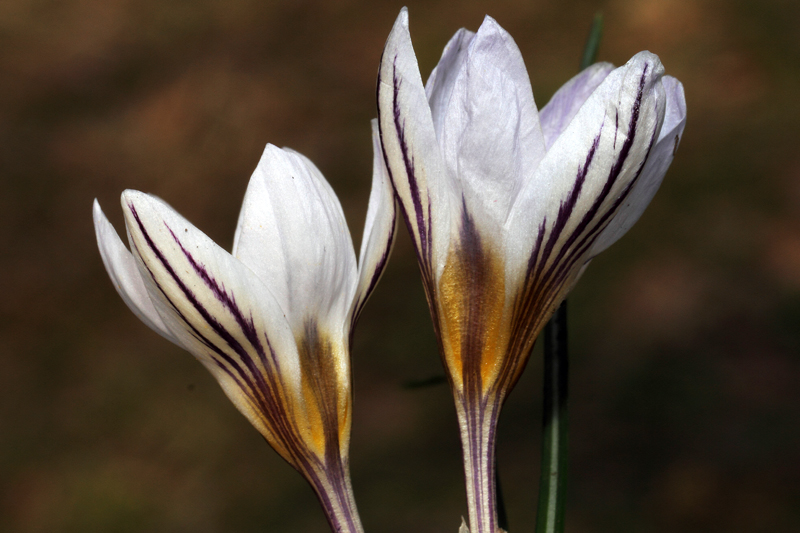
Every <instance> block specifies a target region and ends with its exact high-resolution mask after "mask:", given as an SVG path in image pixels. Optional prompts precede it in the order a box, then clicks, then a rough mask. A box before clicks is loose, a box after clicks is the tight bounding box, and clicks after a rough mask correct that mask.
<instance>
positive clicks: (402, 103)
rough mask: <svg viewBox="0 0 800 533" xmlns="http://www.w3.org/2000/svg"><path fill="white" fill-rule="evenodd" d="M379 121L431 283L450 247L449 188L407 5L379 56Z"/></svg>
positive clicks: (394, 179)
mask: <svg viewBox="0 0 800 533" xmlns="http://www.w3.org/2000/svg"><path fill="white" fill-rule="evenodd" d="M378 124H379V127H380V137H381V145H382V147H383V155H384V160H385V162H386V165H387V167H388V168H389V177H390V178H391V180H392V184H393V186H394V190H395V193H396V194H397V198H398V200H399V202H400V207H401V210H402V212H403V216H404V217H405V219H406V223H407V225H408V229H409V232H410V233H411V236H412V239H413V242H414V245H415V247H416V249H417V254H418V256H419V260H420V266H421V268H422V273H423V277H424V278H425V282H426V284H427V285H428V286H430V284H431V283H432V280H433V278H434V276H435V275H436V272H437V270H439V269H440V268H442V266H443V263H444V260H445V258H446V255H447V250H448V248H449V234H450V231H449V228H450V222H449V220H450V213H449V204H450V200H449V198H448V195H449V194H450V190H449V188H448V184H447V183H446V182H445V179H444V173H443V167H442V160H441V155H440V153H439V145H438V143H437V141H436V133H435V131H434V127H433V118H432V116H431V110H430V107H429V105H428V99H427V96H426V94H425V89H424V87H423V86H422V77H421V76H420V73H419V65H418V64H417V58H416V56H415V55H414V49H413V47H412V46H411V36H410V34H409V31H408V11H407V9H406V8H403V9H402V10H401V11H400V15H399V16H398V17H397V21H396V22H395V24H394V27H393V28H392V32H391V33H390V34H389V39H388V40H387V42H386V47H385V48H384V51H383V56H382V58H381V65H380V70H379V73H378ZM433 206H435V207H433Z"/></svg>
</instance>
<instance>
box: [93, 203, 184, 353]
mask: <svg viewBox="0 0 800 533" xmlns="http://www.w3.org/2000/svg"><path fill="white" fill-rule="evenodd" d="M92 215H93V217H94V231H95V235H96V236H97V247H98V248H99V249H100V257H102V258H103V265H105V267H106V272H108V275H109V277H110V278H111V282H112V283H113V284H114V288H115V289H117V292H118V293H119V295H120V296H121V297H122V300H123V301H124V302H125V304H126V305H127V306H128V307H129V308H130V310H131V311H133V313H134V314H135V315H136V316H137V317H139V320H141V321H142V322H144V323H145V325H147V326H148V327H149V328H150V329H152V330H153V331H155V332H156V333H158V334H159V335H161V336H163V337H164V338H166V339H167V340H169V341H171V342H174V343H175V344H177V345H178V346H182V345H181V343H180V341H179V340H178V339H177V338H176V337H175V336H174V335H173V334H172V333H171V332H170V331H169V330H168V329H167V327H166V326H165V325H164V322H163V321H162V320H161V317H160V316H159V314H158V312H157V311H156V308H155V307H154V306H153V302H152V301H150V295H149V294H148V292H147V288H146V287H145V285H144V281H142V276H141V275H140V274H139V269H138V268H137V267H136V261H135V260H134V258H133V255H131V253H130V252H129V251H128V249H127V248H126V247H125V244H124V243H123V242H122V239H120V238H119V235H118V234H117V232H116V230H115V229H114V226H112V225H111V222H109V221H108V219H107V218H106V215H105V213H103V210H102V209H100V203H99V202H98V201H97V200H95V201H94V204H93V206H92Z"/></svg>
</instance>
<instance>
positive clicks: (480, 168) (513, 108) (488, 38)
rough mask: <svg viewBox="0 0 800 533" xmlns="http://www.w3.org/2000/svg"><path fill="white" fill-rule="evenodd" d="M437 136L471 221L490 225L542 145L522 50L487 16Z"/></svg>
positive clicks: (503, 213)
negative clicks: (459, 188) (469, 213)
mask: <svg viewBox="0 0 800 533" xmlns="http://www.w3.org/2000/svg"><path fill="white" fill-rule="evenodd" d="M439 143H440V146H441V148H442V154H443V157H444V162H445V168H446V171H447V174H448V176H449V177H450V179H451V180H453V181H456V182H458V183H459V185H460V187H461V192H462V194H463V199H464V203H465V204H466V208H467V209H468V210H469V211H470V212H471V213H472V215H473V217H474V219H475V220H476V223H489V224H491V225H492V226H493V227H494V228H495V229H496V228H498V227H499V226H500V225H502V223H503V222H505V219H506V217H507V215H508V210H509V208H510V206H511V204H512V202H513V199H514V197H515V196H516V194H517V193H518V191H519V189H520V188H521V187H522V184H523V182H524V179H525V177H526V176H528V175H531V174H532V173H533V172H534V171H535V169H536V167H537V166H538V165H539V161H541V159H542V157H544V153H545V145H544V139H543V137H542V131H541V128H540V126H539V117H538V112H537V110H536V104H535V102H534V100H533V92H532V91H531V85H530V80H529V78H528V72H527V71H526V69H525V63H524V62H523V60H522V55H521V54H520V51H519V49H518V48H517V45H516V43H515V42H514V40H513V39H512V38H511V36H510V35H509V34H508V33H507V32H506V31H505V30H503V28H501V27H500V26H499V25H498V24H497V22H495V21H494V19H492V18H491V17H486V19H485V21H484V23H483V24H482V25H481V27H480V29H479V30H478V33H477V34H475V38H474V39H472V41H471V42H470V44H469V48H468V51H467V54H466V60H465V61H463V62H462V64H461V70H460V72H459V73H458V75H457V79H456V81H455V84H454V88H453V91H452V96H451V97H450V100H449V105H448V106H447V110H446V114H445V119H444V125H443V127H442V131H441V133H440V136H439Z"/></svg>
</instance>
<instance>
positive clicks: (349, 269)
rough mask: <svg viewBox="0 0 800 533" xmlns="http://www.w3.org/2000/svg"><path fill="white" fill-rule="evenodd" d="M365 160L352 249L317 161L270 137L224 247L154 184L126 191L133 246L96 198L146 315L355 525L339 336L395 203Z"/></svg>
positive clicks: (122, 290) (348, 326)
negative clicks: (364, 198) (368, 187)
mask: <svg viewBox="0 0 800 533" xmlns="http://www.w3.org/2000/svg"><path fill="white" fill-rule="evenodd" d="M373 147H374V148H375V154H376V157H375V160H374V171H373V182H372V192H371V194H370V199H369V208H368V211H367V219H366V224H365V228H364V236H363V241H362V245H361V253H360V262H359V264H358V265H357V264H356V256H355V251H354V249H353V244H352V241H351V238H350V233H349V232H348V230H347V225H346V222H345V218H344V213H343V212H342V208H341V205H340V204H339V201H338V199H337V198H336V195H335V193H334V192H333V189H331V187H330V185H329V184H328V183H327V181H325V178H324V177H323V176H322V174H321V173H320V172H319V170H318V169H317V168H316V167H315V166H314V164H313V163H312V162H311V161H310V160H308V159H307V158H305V157H303V156H302V155H300V154H298V153H297V152H293V151H291V150H288V149H280V148H277V147H275V146H272V145H267V147H266V149H265V150H264V154H263V156H262V158H261V161H260V162H259V164H258V167H257V168H256V170H255V172H254V173H253V177H252V179H251V180H250V184H249V185H248V188H247V193H246V195H245V198H244V204H243V206H242V211H241V214H240V216H239V223H238V226H237V228H236V236H235V239H234V244H233V252H232V253H228V252H226V251H225V250H223V249H222V248H220V247H219V246H217V245H216V244H215V243H214V242H213V241H211V239H209V238H208V237H207V236H206V235H205V234H204V233H202V232H201V231H200V230H198V229H197V228H195V227H194V226H193V225H192V224H191V223H189V222H188V221H187V220H186V219H184V218H183V217H181V216H180V215H179V214H178V213H177V212H175V211H174V210H173V209H172V208H171V207H169V206H168V205H167V204H166V203H164V202H163V201H161V200H159V199H158V198H155V197H153V196H150V195H147V194H144V193H141V192H137V191H130V190H128V191H125V192H124V193H123V194H122V209H123V212H124V214H125V225H126V229H127V233H128V240H129V243H130V248H131V251H128V249H127V248H126V247H125V245H124V244H123V242H122V240H121V239H120V238H119V236H118V235H117V233H116V232H115V231H114V228H113V227H112V226H111V224H110V223H109V221H108V220H107V219H106V217H105V215H104V214H103V212H102V210H101V209H100V206H99V204H98V203H97V201H95V203H94V222H95V230H96V233H97V242H98V246H99V248H100V254H101V256H102V258H103V262H104V264H105V266H106V270H107V271H108V273H109V275H110V276H111V279H112V281H113V282H114V286H115V287H116V289H117V291H118V292H119V294H120V296H122V299H123V300H124V301H125V303H126V304H127V305H128V307H130V308H131V310H132V311H133V312H134V313H135V314H136V315H137V316H138V317H139V318H140V319H141V320H142V321H143V322H144V323H145V324H147V325H148V326H149V327H151V328H152V329H154V330H155V331H156V332H158V333H160V334H161V335H162V336H164V337H166V338H167V339H169V340H170V341H172V342H174V343H175V344H177V345H178V346H180V347H182V348H184V349H186V350H187V351H189V352H190V353H192V354H193V355H194V356H195V357H197V359H198V360H200V362H201V363H203V365H205V367H206V368H207V369H208V370H209V371H210V372H211V373H212V374H213V375H214V377H215V378H216V379H217V381H218V382H219V383H220V385H221V386H222V389H223V390H224V391H225V393H226V395H227V396H228V398H230V400H231V401H232V402H233V403H234V405H235V406H236V407H237V408H238V409H239V411H241V412H242V414H244V415H245V417H247V419H248V420H249V421H250V422H251V423H252V424H253V426H255V428H256V429H257V430H258V431H259V432H260V433H261V434H262V435H263V436H264V438H265V439H266V440H267V442H269V444H270V445H272V447H273V448H274V449H275V450H276V451H277V452H278V453H279V454H280V455H281V457H283V458H284V459H285V460H286V461H287V462H289V464H291V465H292V466H293V467H294V468H296V469H297V470H298V471H299V472H300V473H301V474H302V475H303V476H305V478H306V479H307V480H308V481H309V483H310V484H311V486H312V487H313V489H314V491H315V492H316V494H317V496H318V498H319V500H320V502H321V503H322V506H323V508H324V510H325V513H326V516H327V518H328V521H329V523H330V525H331V528H332V529H333V530H334V531H346V532H360V531H362V530H363V529H362V527H361V523H360V520H359V517H358V513H357V511H356V507H355V502H354V499H353V494H352V488H351V484H350V474H349V466H348V445H349V439H350V423H351V411H352V392H351V376H350V355H349V351H350V338H351V335H352V333H353V328H354V326H355V323H356V321H357V319H358V316H359V314H360V312H361V310H362V309H363V306H364V303H365V302H366V300H367V298H368V297H369V295H370V293H371V292H372V290H373V289H374V287H375V285H376V284H377V282H378V279H379V278H380V276H381V274H382V272H383V269H384V267H385V266H386V262H387V260H388V257H389V253H390V251H391V246H392V243H393V238H394V229H395V218H396V217H395V203H394V198H393V196H392V190H391V184H390V183H389V181H388V177H387V173H386V170H385V167H384V164H383V159H382V156H381V150H380V146H379V144H378V140H377V125H376V124H375V122H374V121H373Z"/></svg>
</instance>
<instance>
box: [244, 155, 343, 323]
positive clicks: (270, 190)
mask: <svg viewBox="0 0 800 533" xmlns="http://www.w3.org/2000/svg"><path fill="white" fill-rule="evenodd" d="M233 255H234V256H235V257H236V258H238V259H239V260H240V261H241V262H242V263H244V264H245V265H246V266H247V267H249V268H250V269H251V270H252V271H253V272H255V273H256V275H257V276H258V277H259V278H260V279H261V281H262V282H263V283H264V284H265V285H266V286H267V287H268V288H269V290H270V292H271V293H272V294H273V295H275V298H277V300H278V302H279V303H280V305H281V308H282V309H283V312H284V313H286V317H287V319H288V320H289V322H290V324H291V325H292V329H293V330H294V331H295V332H296V333H297V332H299V331H301V330H302V328H303V327H304V324H305V322H306V321H307V320H308V319H309V318H310V317H313V318H314V319H315V320H316V321H318V323H320V324H321V325H330V326H331V327H333V326H337V327H341V325H342V324H344V322H345V321H346V316H347V313H348V311H349V309H350V304H351V303H352V300H351V297H352V294H353V291H354V290H355V286H356V280H357V267H356V257H355V252H354V250H353V243H352V240H351V239H350V232H349V231H348V229H347V223H346V221H345V218H344V213H343V212H342V207H341V205H340V204H339V200H338V198H337V197H336V194H335V193H334V192H333V189H331V187H330V185H329V184H328V182H327V181H325V178H324V177H323V176H322V174H321V173H320V171H319V170H318V169H317V167H315V166H314V164H313V163H312V162H311V161H309V160H308V159H307V158H305V157H303V156H302V155H300V154H298V153H297V152H293V151H291V150H286V149H280V148H278V147H276V146H272V145H267V147H266V149H265V150H264V155H263V156H262V157H261V161H260V162H259V164H258V167H257V168H256V170H255V172H254V173H253V177H252V178H251V179H250V184H249V185H248V187H247V193H246V194H245V198H244V203H243V205H242V211H241V213H240V215H239V224H238V226H237V230H236V236H235V238H234V244H233Z"/></svg>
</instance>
